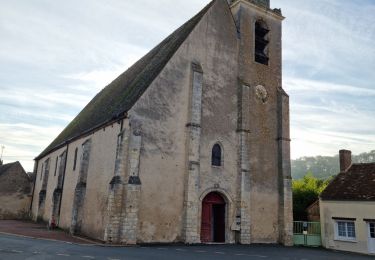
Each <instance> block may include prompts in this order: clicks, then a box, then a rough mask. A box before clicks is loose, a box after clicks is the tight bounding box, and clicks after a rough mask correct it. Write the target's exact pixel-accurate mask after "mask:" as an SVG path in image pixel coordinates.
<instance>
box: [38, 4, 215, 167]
mask: <svg viewBox="0 0 375 260" xmlns="http://www.w3.org/2000/svg"><path fill="white" fill-rule="evenodd" d="M214 2H215V0H213V1H212V2H211V3H210V4H208V5H207V6H206V7H205V8H204V9H203V10H202V11H200V12H199V13H198V14H197V15H195V16H194V17H193V18H192V19H190V20H189V21H188V22H186V23H185V24H183V25H182V26H181V27H180V28H178V29H177V30H176V31H174V32H173V33H172V34H171V35H170V36H168V37H167V38H166V39H165V40H163V41H162V42H161V43H160V44H159V45H157V46H156V47H155V48H154V49H152V50H151V51H150V52H149V53H147V54H146V55H145V56H144V57H143V58H141V59H140V60H139V61H137V62H136V63H135V64H134V65H133V66H131V67H130V68H129V69H128V70H126V71H125V72H124V73H122V74H121V75H120V76H119V77H118V78H117V79H115V80H114V81H113V82H112V83H110V84H109V85H108V86H106V87H105V88H104V89H103V90H102V91H100V92H99V93H98V94H97V95H96V96H95V97H94V99H92V100H91V101H90V103H88V105H86V107H85V108H84V109H83V110H82V111H81V112H80V113H79V114H78V115H77V116H76V117H75V118H74V119H73V121H72V122H71V123H70V124H69V125H68V126H67V127H66V128H65V129H64V130H63V131H62V132H61V133H60V134H59V135H58V136H57V138H56V139H55V140H54V141H53V142H52V143H51V144H50V145H49V146H48V147H47V148H46V149H45V150H44V151H43V152H42V153H41V154H40V155H39V156H38V157H37V158H36V160H38V159H40V158H42V157H44V156H45V155H47V154H48V153H50V152H52V151H53V150H56V149H59V148H60V147H62V146H63V145H65V144H66V143H67V142H70V141H72V140H75V139H77V138H79V137H80V136H82V135H85V134H88V133H91V132H93V131H95V130H97V129H98V128H100V127H102V126H104V125H106V124H108V123H110V122H114V121H117V120H119V119H121V118H122V117H123V116H124V115H125V113H126V112H127V111H129V110H130V109H131V107H132V106H133V105H134V104H135V103H136V101H137V100H138V99H139V98H140V97H141V96H142V94H143V93H144V92H145V91H146V89H147V88H148V87H149V86H150V84H151V83H152V82H153V80H154V79H155V78H156V77H157V76H158V75H159V73H160V72H161V71H162V69H163V68H164V67H165V65H166V64H167V62H168V61H169V60H170V59H171V58H172V56H173V55H174V54H175V52H176V51H177V50H178V48H179V47H180V46H181V44H182V43H183V42H184V41H185V40H186V38H187V37H188V36H189V34H190V33H191V32H192V31H193V29H194V28H195V26H196V25H197V24H198V23H199V21H200V20H201V19H202V17H203V16H204V15H205V14H206V12H207V11H208V10H209V9H210V7H211V6H212V5H213V3H214Z"/></svg>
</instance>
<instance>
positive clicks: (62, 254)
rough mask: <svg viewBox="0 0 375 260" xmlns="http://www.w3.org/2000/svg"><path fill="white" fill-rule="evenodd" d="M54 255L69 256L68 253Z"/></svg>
mask: <svg viewBox="0 0 375 260" xmlns="http://www.w3.org/2000/svg"><path fill="white" fill-rule="evenodd" d="M56 255H59V256H70V255H68V254H56Z"/></svg>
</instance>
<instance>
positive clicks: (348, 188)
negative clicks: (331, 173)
mask: <svg viewBox="0 0 375 260" xmlns="http://www.w3.org/2000/svg"><path fill="white" fill-rule="evenodd" d="M320 198H321V199H322V200H335V201H340V200H344V201H375V163H361V164H353V165H352V166H351V167H350V168H349V169H348V170H347V171H344V172H340V173H339V174H338V175H337V176H336V178H334V179H333V180H332V181H331V183H330V184H329V185H328V186H327V188H326V189H325V190H324V191H323V192H322V194H321V195H320Z"/></svg>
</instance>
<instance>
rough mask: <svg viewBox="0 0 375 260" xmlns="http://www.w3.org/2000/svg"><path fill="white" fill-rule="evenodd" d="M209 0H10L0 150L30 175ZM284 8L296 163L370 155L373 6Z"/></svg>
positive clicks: (296, 1)
mask: <svg viewBox="0 0 375 260" xmlns="http://www.w3.org/2000/svg"><path fill="white" fill-rule="evenodd" d="M208 2H209V0H205V1H201V0H190V1H171V0H160V1H149V0H139V1H130V0H107V1H92V0H82V1H74V0H66V1H64V3H59V2H55V1H50V2H48V1H44V0H35V1H32V2H31V1H3V2H2V5H1V8H0V35H1V41H0V111H1V112H2V113H0V144H2V143H3V144H5V146H6V150H5V155H6V156H8V157H6V160H7V161H12V160H17V159H18V158H21V159H20V160H21V161H22V163H23V164H24V166H25V168H27V170H32V163H33V162H32V158H34V157H35V156H36V155H38V153H40V152H41V151H42V150H43V149H44V148H45V147H46V146H47V145H48V144H49V143H50V142H51V141H52V140H53V139H54V138H55V137H56V136H57V135H58V133H59V132H60V131H61V130H62V129H63V128H64V127H65V126H66V125H67V123H68V122H69V121H70V120H71V119H72V118H74V117H75V116H76V115H77V114H78V113H79V111H80V110H81V109H82V108H83V107H84V106H85V105H86V104H87V103H88V102H89V101H90V100H91V98H92V97H94V96H95V94H97V93H98V92H99V91H100V90H101V89H102V88H104V87H105V86H106V85H107V84H108V83H110V82H111V81H112V80H114V79H115V78H116V77H117V76H118V75H119V74H120V73H122V72H123V71H125V70H126V69H127V68H128V67H129V66H131V65H132V64H133V63H134V62H135V61H137V60H138V59H139V58H141V57H142V56H143V55H144V54H146V53H147V52H148V51H149V50H150V49H151V48H153V47H154V46H156V45H157V44H158V43H159V42H160V41H162V40H163V39H164V38H165V37H166V36H167V35H168V34H170V33H171V32H172V31H173V30H175V29H176V28H178V27H179V26H180V25H181V24H183V23H184V22H186V21H187V20H188V19H189V18H190V17H192V16H193V15H194V14H196V13H197V12H198V11H199V10H200V9H201V8H202V7H203V6H204V5H206V4H207V3H208ZM271 3H272V6H273V7H281V8H282V9H283V14H284V15H285V16H286V20H285V21H284V23H283V46H284V47H283V54H284V63H283V68H284V70H283V74H284V87H285V89H287V91H288V93H289V94H290V102H291V103H290V104H291V131H292V138H293V142H292V154H293V157H298V156H302V155H316V154H336V153H337V150H338V149H340V148H351V149H352V150H353V151H354V152H356V151H357V152H364V151H368V150H372V149H373V147H374V143H373V141H371V140H374V135H373V133H374V132H375V131H374V130H375V127H374V121H375V120H374V116H373V115H374V114H375V102H374V95H375V94H374V92H375V86H374V82H375V74H374V73H373V68H374V67H375V64H374V62H375V51H374V45H373V42H375V27H374V26H372V25H373V24H375V16H374V15H373V13H374V12H375V4H374V2H373V1H366V0H363V1H361V4H358V3H356V2H355V1H349V0H340V1H338V0H322V1H300V0H290V1H281V0H272V1H271Z"/></svg>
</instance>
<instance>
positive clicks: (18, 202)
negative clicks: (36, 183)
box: [0, 162, 33, 219]
mask: <svg viewBox="0 0 375 260" xmlns="http://www.w3.org/2000/svg"><path fill="white" fill-rule="evenodd" d="M32 182H33V181H32V177H30V176H28V175H27V174H26V172H25V170H24V169H23V167H22V165H21V164H20V163H19V162H14V163H8V164H4V165H2V162H1V163H0V219H25V218H27V217H28V216H29V209H30V203H31V194H32V187H33V183H32Z"/></svg>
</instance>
